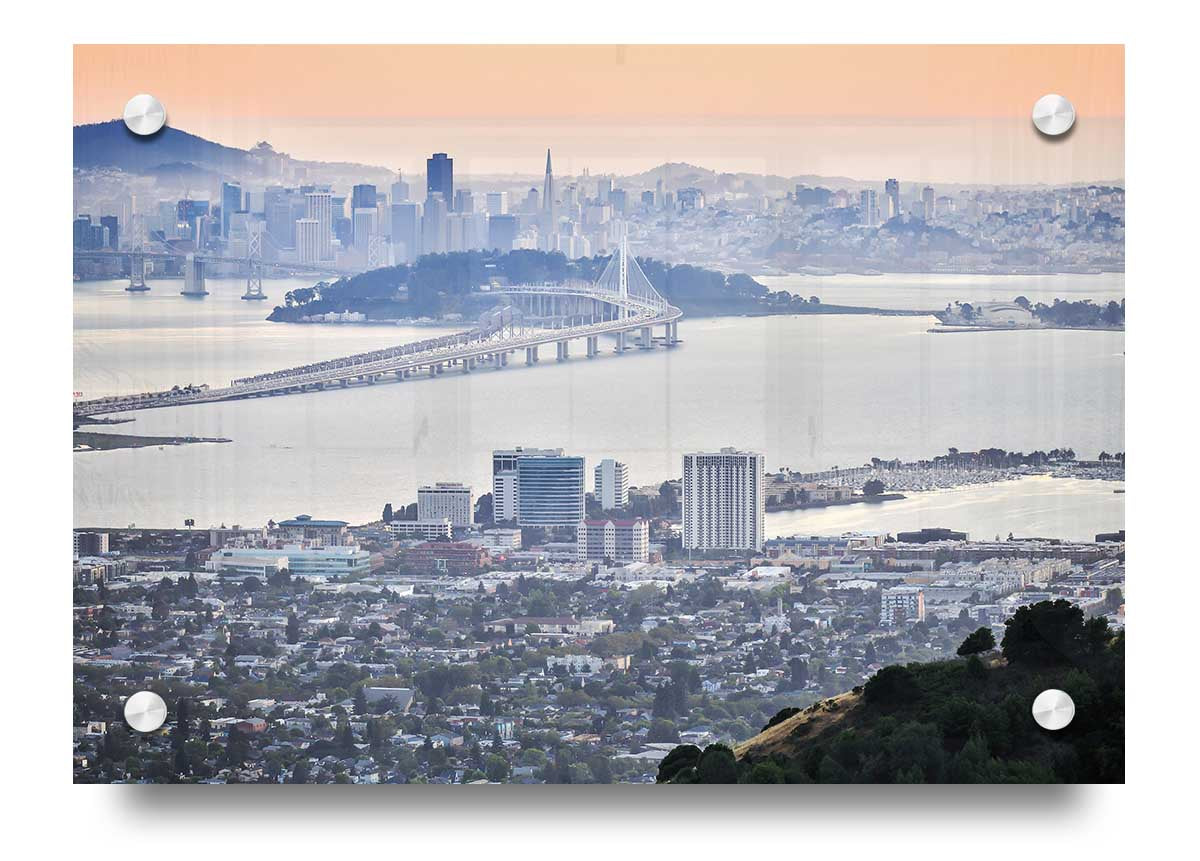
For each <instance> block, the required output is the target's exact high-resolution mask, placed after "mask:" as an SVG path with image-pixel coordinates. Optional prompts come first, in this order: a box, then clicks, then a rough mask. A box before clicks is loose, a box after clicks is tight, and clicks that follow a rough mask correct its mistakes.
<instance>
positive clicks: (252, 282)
mask: <svg viewBox="0 0 1200 861" xmlns="http://www.w3.org/2000/svg"><path fill="white" fill-rule="evenodd" d="M135 230H136V228H135ZM372 238H373V239H378V237H372ZM264 244H266V245H273V243H271V240H270V237H269V236H267V235H266V234H264V233H262V232H261V231H252V232H250V233H249V236H248V239H247V242H246V256H245V257H230V256H224V255H221V254H212V253H203V252H200V253H198V252H193V251H181V250H178V249H175V248H172V247H171V246H169V245H167V244H166V243H165V242H161V241H157V240H150V239H147V238H146V237H145V236H144V235H139V234H137V233H135V237H134V241H133V243H132V244H131V247H130V248H129V249H128V250H125V251H121V250H114V249H107V248H93V249H80V248H77V249H75V260H77V261H78V260H121V261H127V262H128V267H129V286H128V287H126V288H125V289H126V290H127V291H129V292H130V293H145V292H147V291H149V290H150V285H149V284H147V283H146V261H148V260H178V261H181V262H182V267H181V268H182V270H183V290H181V291H180V293H181V295H183V296H194V297H201V296H207V295H208V290H207V289H206V288H205V284H204V278H205V272H206V270H207V267H209V266H211V265H214V264H223V265H232V266H236V267H238V268H242V269H244V271H245V273H246V292H245V293H244V294H242V298H243V299H259V300H262V299H266V298H267V294H266V293H264V292H263V288H262V273H263V270H264V269H278V270H282V271H285V272H298V273H305V274H314V275H337V276H341V275H355V274H357V273H358V272H359V271H361V270H357V269H341V268H338V267H336V266H334V265H333V264H332V263H285V262H283V261H280V260H267V259H264V257H263V245H264ZM378 245H379V243H378V242H373V243H372V248H371V253H369V254H368V257H367V268H368V269H372V268H375V266H378V265H382V263H381V262H380V260H379V248H378Z"/></svg>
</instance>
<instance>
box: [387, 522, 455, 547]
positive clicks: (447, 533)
mask: <svg viewBox="0 0 1200 861" xmlns="http://www.w3.org/2000/svg"><path fill="white" fill-rule="evenodd" d="M383 531H384V532H386V533H387V534H388V535H390V536H392V537H393V538H395V539H396V540H397V541H409V540H412V539H414V538H415V539H420V540H421V541H439V540H441V541H449V540H450V539H451V538H453V537H454V524H452V523H451V522H450V519H449V518H448V517H443V518H440V519H430V520H425V519H423V518H421V519H418V520H393V521H391V522H390V523H385V524H383Z"/></svg>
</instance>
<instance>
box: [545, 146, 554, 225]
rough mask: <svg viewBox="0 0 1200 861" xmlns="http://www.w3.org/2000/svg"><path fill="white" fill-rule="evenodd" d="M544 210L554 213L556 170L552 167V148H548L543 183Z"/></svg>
mask: <svg viewBox="0 0 1200 861" xmlns="http://www.w3.org/2000/svg"><path fill="white" fill-rule="evenodd" d="M542 211H543V212H546V213H549V214H551V215H553V214H554V171H553V170H552V169H551V167H550V148H549V147H547V148H546V180H545V182H543V183H542Z"/></svg>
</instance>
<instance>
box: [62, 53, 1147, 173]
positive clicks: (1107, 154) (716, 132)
mask: <svg viewBox="0 0 1200 861" xmlns="http://www.w3.org/2000/svg"><path fill="white" fill-rule="evenodd" d="M1124 75H1125V68H1124V49H1123V48H1122V47H1121V46H1096V45H1092V46H1045V45H1017V46H1001V45H996V46H990V45H974V46H953V45H947V46H938V45H908V46H877V45H857V46H837V45H814V46H803V45H801V46H766V45H753V46H696V45H629V46H600V45H575V46H558V45H540V46H523V45H511V46H479V45H416V46H377V45H333V46H316V45H314V46H304V45H276V46H253V45H208V46H187V45H178V46H161V45H159V46H153V45H104V46H76V49H75V72H74V77H75V109H74V119H75V122H76V123H85V122H97V121H101V120H106V119H112V118H114V117H118V116H120V114H121V110H122V107H123V106H124V103H125V101H126V100H128V99H129V97H130V96H132V95H134V94H135V93H139V92H148V93H151V94H153V95H155V96H157V97H158V98H160V99H161V100H162V101H163V103H164V104H165V105H166V107H167V114H168V121H169V122H170V124H171V125H172V126H174V127H176V128H179V129H182V130H184V131H188V132H192V133H194V134H198V135H201V136H203V137H206V138H209V139H211V140H215V141H218V142H221V143H226V144H230V145H234V146H240V147H246V146H251V145H253V144H254V143H255V142H257V141H259V140H268V141H270V142H271V143H272V144H273V145H274V146H275V148H276V149H278V150H282V151H284V152H288V153H290V154H292V155H293V156H295V157H297V158H304V159H319V160H325V161H334V160H347V161H360V162H364V163H369V164H379V165H386V166H390V167H399V168H403V169H405V170H406V171H409V172H417V171H419V170H423V167H424V159H425V157H426V156H427V155H428V154H429V153H430V152H432V151H435V150H437V151H443V150H444V151H446V152H449V153H450V154H451V155H452V156H453V157H454V158H455V162H456V163H455V170H456V173H464V174H469V173H509V172H519V173H526V174H538V173H540V172H541V170H542V167H543V164H544V160H545V149H546V147H547V146H549V147H552V148H553V150H554V159H555V168H556V171H557V172H559V173H563V174H567V173H571V174H574V173H578V172H579V171H581V170H582V169H583V168H585V167H586V168H588V169H590V170H591V172H592V173H594V174H595V173H604V172H615V173H633V172H638V171H641V170H645V169H647V168H649V167H653V166H654V165H657V164H660V163H662V162H664V161H687V162H691V163H694V164H699V165H702V166H704V167H709V168H712V169H714V170H728V171H749V172H755V173H778V174H784V175H794V174H804V173H814V174H822V175H845V176H850V177H854V178H859V179H878V178H881V177H885V176H898V177H900V178H901V179H902V180H910V181H917V180H921V181H941V182H966V183H1025V182H1070V181H1085V180H1093V179H1113V178H1119V177H1123V175H1124V159H1125V145H1124V113H1125V83H1124ZM1050 92H1056V93H1061V94H1062V95H1065V96H1067V97H1068V98H1069V99H1071V100H1072V101H1073V102H1074V104H1075V107H1076V111H1077V114H1078V120H1077V123H1076V128H1075V129H1074V130H1073V131H1072V133H1071V134H1070V135H1069V136H1067V139H1066V140H1055V141H1050V140H1047V139H1046V138H1043V137H1042V136H1040V135H1038V134H1037V132H1036V131H1035V130H1034V129H1033V127H1032V124H1031V122H1030V110H1031V108H1032V106H1033V103H1034V102H1035V101H1036V100H1037V99H1038V98H1039V97H1040V96H1042V95H1044V94H1046V93H1050Z"/></svg>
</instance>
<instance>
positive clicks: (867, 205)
mask: <svg viewBox="0 0 1200 861" xmlns="http://www.w3.org/2000/svg"><path fill="white" fill-rule="evenodd" d="M858 207H859V221H860V222H861V223H862V224H863V225H865V226H867V227H878V226H879V201H878V196H877V195H876V194H875V189H873V188H866V189H863V190H862V191H861V192H860V193H859V195H858Z"/></svg>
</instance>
